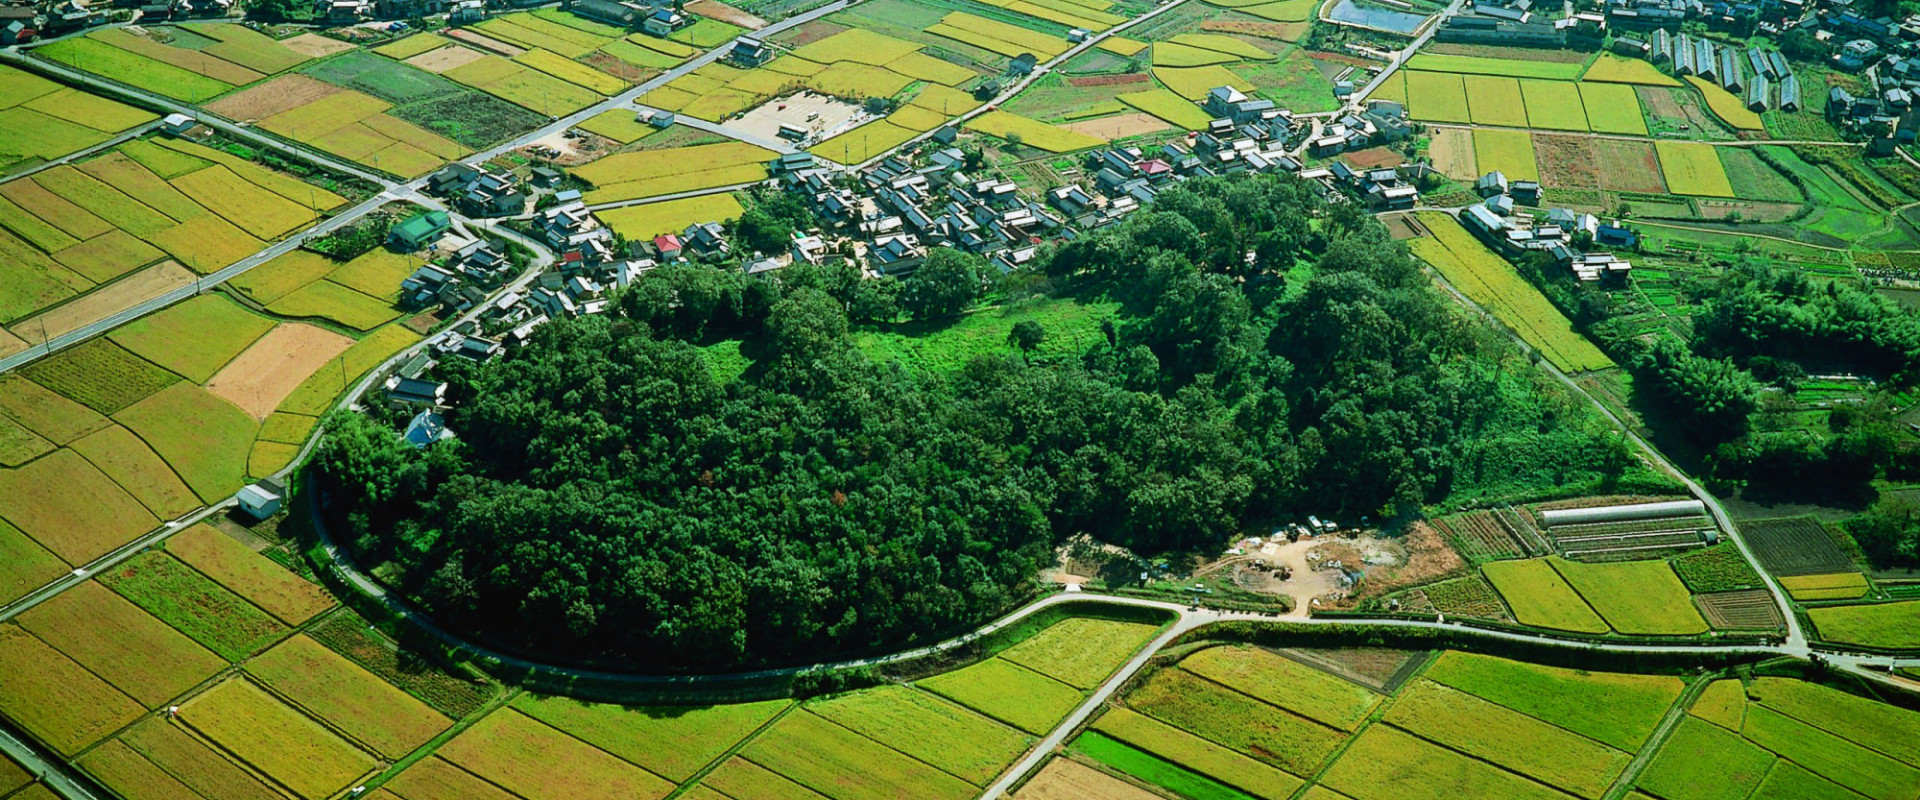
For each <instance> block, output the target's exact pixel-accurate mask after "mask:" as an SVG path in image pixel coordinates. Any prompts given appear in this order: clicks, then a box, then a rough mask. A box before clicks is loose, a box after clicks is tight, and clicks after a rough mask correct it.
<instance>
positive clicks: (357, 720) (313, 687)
mask: <svg viewBox="0 0 1920 800" xmlns="http://www.w3.org/2000/svg"><path fill="white" fill-rule="evenodd" d="M246 669H247V673H248V674H250V675H252V676H253V677H255V678H256V679H258V680H259V681H260V682H261V684H262V685H264V686H266V687H267V688H268V689H270V690H272V691H273V692H275V693H276V694H278V695H280V696H282V697H284V698H286V699H287V700H289V701H291V702H292V703H294V704H295V705H297V706H298V707H299V708H300V709H301V710H303V711H305V712H307V713H308V714H311V715H313V716H316V717H318V718H320V719H321V720H324V721H326V722H327V723H329V724H331V725H332V726H333V727H335V728H336V729H338V730H341V731H343V732H345V733H346V734H347V735H348V736H350V737H352V738H353V739H355V740H356V741H358V742H360V743H361V744H363V745H364V746H365V747H367V748H368V749H370V750H372V751H373V752H374V753H377V754H379V755H382V756H385V757H387V758H388V759H398V758H400V757H402V756H405V755H406V754H407V753H409V752H412V751H413V749H414V748H417V747H419V746H420V745H422V744H425V743H426V742H427V740H429V739H432V738H433V737H434V736H436V735H438V734H439V733H440V732H441V731H443V730H446V729H447V728H448V727H449V726H451V725H452V724H453V720H450V719H447V718H446V717H444V716H441V715H440V713H439V712H437V711H434V710H433V709H431V708H428V707H427V705H426V704H425V703H422V702H420V701H419V700H415V699H414V698H413V697H411V696H409V695H408V694H407V693H405V692H402V691H400V690H399V689H396V688H394V687H393V686H390V685H388V684H387V683H386V682H384V681H382V680H380V678H379V677H377V676H375V675H374V674H373V673H371V672H368V671H366V670H364V669H361V668H360V667H359V666H357V665H355V664H353V663H352V662H350V661H347V660H346V659H345V658H343V657H341V656H340V655H338V654H336V653H334V652H333V651H332V650H328V649H326V648H325V647H323V646H321V645H320V644H319V643H318V642H315V641H314V640H313V639H311V638H308V637H306V636H295V637H293V638H291V639H288V640H286V641H285V642H282V643H280V644H279V645H278V646H276V647H274V648H273V649H272V650H268V651H267V652H265V653H262V654H260V655H259V656H257V657H255V658H254V659H253V660H252V661H249V662H247V665H246Z"/></svg>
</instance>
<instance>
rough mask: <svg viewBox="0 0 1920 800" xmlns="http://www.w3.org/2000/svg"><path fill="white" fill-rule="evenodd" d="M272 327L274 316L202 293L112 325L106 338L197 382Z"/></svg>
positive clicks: (219, 296)
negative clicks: (114, 327) (126, 321)
mask: <svg viewBox="0 0 1920 800" xmlns="http://www.w3.org/2000/svg"><path fill="white" fill-rule="evenodd" d="M272 329H273V321H272V320H269V319H267V318H265V317H262V316H260V315H258V314H255V313H253V312H251V311H248V310H246V309H244V308H241V307H240V305H239V304H237V303H235V302H233V301H232V300H229V299H227V298H225V297H223V296H221V295H219V294H203V295H196V296H194V297H192V298H189V299H187V300H186V301H183V302H181V303H180V304H178V305H173V306H169V307H167V308H166V309H163V310H161V311H159V312H156V313H153V314H148V315H147V316H144V317H141V318H140V319H137V320H134V321H133V322H130V323H127V324H126V325H123V326H121V327H119V328H116V329H114V331H113V332H112V333H110V334H108V335H107V338H109V339H112V340H113V342H114V343H115V344H118V345H120V346H121V347H125V348H127V349H128V350H130V351H132V352H133V353H134V354H136V355H138V356H140V357H141V358H145V359H146V360H148V361H152V362H153V363H155V364H159V365H160V366H162V367H166V368H167V369H170V370H173V371H174V372H177V373H179V374H181V375H183V376H185V377H186V378H187V379H188V380H191V381H194V382H196V383H201V382H205V381H206V380H207V379H209V378H212V377H213V375H214V373H215V372H218V371H219V370H220V367H221V366H223V365H225V364H226V363H227V362H229V361H232V360H233V357H234V356H236V355H239V354H240V352H241V351H243V350H245V349H246V348H247V346H248V345H250V344H253V343H254V342H255V341H257V340H259V338H260V337H262V336H265V335H266V333H267V331H269V330H272Z"/></svg>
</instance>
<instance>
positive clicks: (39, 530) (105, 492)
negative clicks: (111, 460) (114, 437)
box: [0, 450, 160, 564]
mask: <svg viewBox="0 0 1920 800" xmlns="http://www.w3.org/2000/svg"><path fill="white" fill-rule="evenodd" d="M75 497H85V498H87V499H88V502H86V503H75V502H73V498H75ZM0 519H5V520H6V521H7V522H8V523H10V524H12V525H13V527H15V528H18V529H19V530H20V531H21V532H22V533H25V534H26V535H28V536H30V537H32V538H33V540H34V541H36V542H38V543H39V544H40V546H41V547H44V548H46V549H47V550H48V551H50V552H52V553H53V554H54V555H57V556H59V557H60V558H61V559H62V560H64V561H66V562H67V563H69V564H85V563H87V562H89V561H92V560H94V559H96V558H99V557H100V556H101V555H103V554H105V553H106V552H107V551H109V550H112V549H113V548H115V547H119V546H120V545H122V544H125V543H127V542H130V541H132V540H133V539H134V538H135V537H137V536H139V535H140V534H142V533H146V532H147V531H149V530H152V529H153V528H154V527H155V526H157V525H159V524H160V521H159V519H157V518H156V517H154V516H153V515H152V514H151V513H149V512H148V511H147V510H146V508H145V507H144V506H142V505H141V504H140V501H139V500H136V499H134V497H133V496H132V495H130V494H128V493H127V492H126V490H124V489H121V488H120V487H119V486H117V485H115V484H114V483H113V481H112V480H111V479H109V478H108V477H107V476H106V475H105V474H103V473H101V472H100V470H99V469H98V468H96V467H94V466H93V465H92V464H89V463H87V461H86V459H84V458H81V457H80V455H79V454H77V453H74V452H73V451H71V450H59V451H55V452H53V453H51V454H49V455H46V456H44V457H41V458H40V459H38V460H36V461H34V462H33V463H31V464H28V465H26V466H24V467H21V468H20V469H10V470H0Z"/></svg>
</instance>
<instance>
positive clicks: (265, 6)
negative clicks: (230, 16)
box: [247, 0, 302, 22]
mask: <svg viewBox="0 0 1920 800" xmlns="http://www.w3.org/2000/svg"><path fill="white" fill-rule="evenodd" d="M301 8H302V4H301V3H300V2H299V0H253V2H252V3H250V4H249V5H248V7H247V12H248V13H247V15H248V17H250V18H258V19H260V20H263V21H266V22H287V21H290V20H295V19H300V18H301V13H300V12H301Z"/></svg>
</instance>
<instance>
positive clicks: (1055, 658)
mask: <svg viewBox="0 0 1920 800" xmlns="http://www.w3.org/2000/svg"><path fill="white" fill-rule="evenodd" d="M1154 631H1155V628H1154V626H1152V625H1148V624H1144V623H1138V622H1121V621H1116V620H1105V619H1095V618H1092V617H1069V618H1067V619H1064V620H1061V621H1059V622H1056V623H1054V624H1052V625H1049V626H1047V628H1046V630H1043V631H1041V632H1039V633H1037V634H1034V635H1033V636H1032V637H1029V638H1028V639H1027V640H1025V641H1023V642H1020V643H1019V644H1016V645H1014V646H1013V647H1010V648H1008V649H1007V650H1006V651H1005V652H1002V653H1001V654H1000V657H1001V658H1004V659H1006V660H1008V661H1011V662H1013V663H1015V664H1019V665H1020V666H1023V667H1026V668H1028V669H1031V670H1033V671H1035V672H1038V673H1040V674H1042V675H1045V676H1047V677H1050V678H1053V679H1055V680H1058V681H1060V682H1062V683H1065V684H1067V685H1068V686H1072V687H1074V688H1076V689H1082V690H1090V689H1093V688H1094V687H1096V686H1098V685H1100V683H1101V682H1102V681H1105V680H1106V678H1107V675H1108V674H1110V673H1112V672H1113V670H1114V668H1116V667H1118V666H1119V665H1120V664H1121V663H1123V662H1125V661H1126V660H1127V659H1128V658H1131V657H1132V656H1133V654H1134V652H1136V651H1138V650H1139V649H1140V648H1141V647H1144V646H1145V645H1146V644H1147V640H1149V639H1151V638H1153V634H1154Z"/></svg>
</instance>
